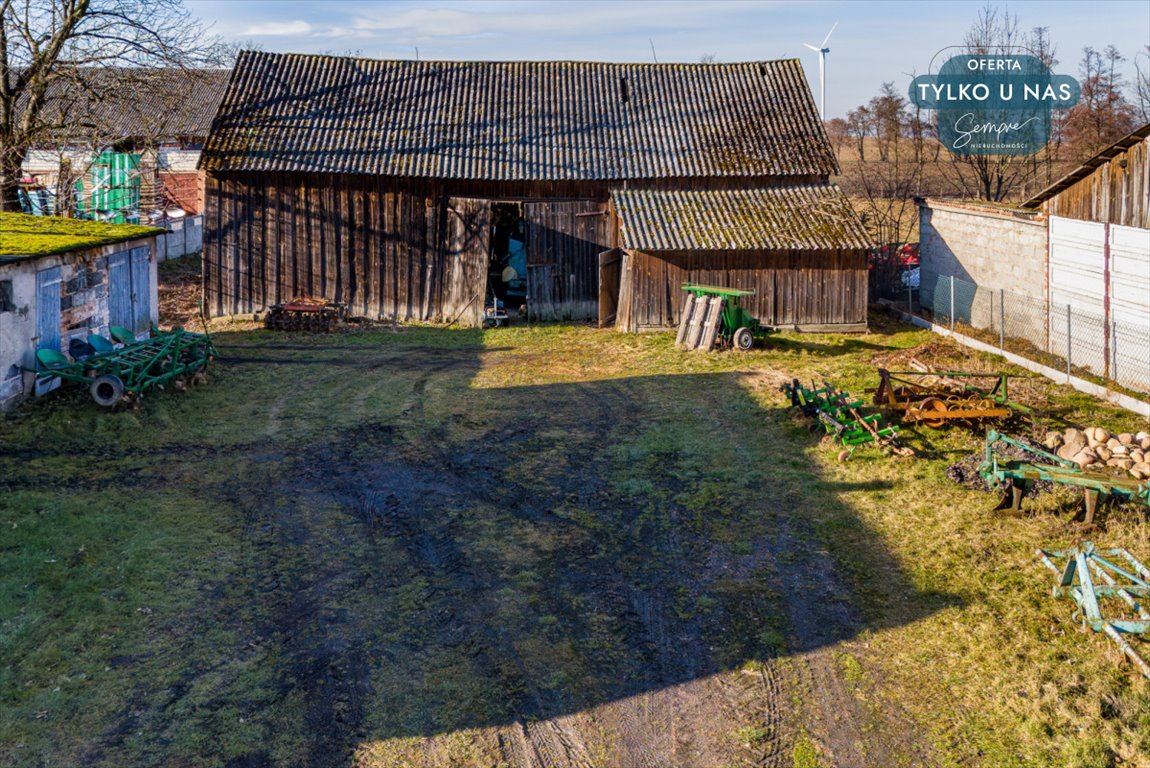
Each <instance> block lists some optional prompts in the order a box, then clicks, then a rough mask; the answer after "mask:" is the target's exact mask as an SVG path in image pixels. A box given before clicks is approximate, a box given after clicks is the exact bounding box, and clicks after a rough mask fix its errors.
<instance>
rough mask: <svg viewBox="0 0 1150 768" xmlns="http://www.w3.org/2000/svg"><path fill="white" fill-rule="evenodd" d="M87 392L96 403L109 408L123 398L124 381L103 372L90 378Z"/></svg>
mask: <svg viewBox="0 0 1150 768" xmlns="http://www.w3.org/2000/svg"><path fill="white" fill-rule="evenodd" d="M88 392H90V393H91V395H92V399H93V400H95V401H96V405H102V406H103V407H105V408H111V407H112V406H114V405H116V403H118V402H120V401H121V400H123V399H124V382H123V381H121V380H120V377H119V376H113V375H112V374H110V373H105V374H103V375H100V376H97V377H96V378H94V379H93V380H92V383H91V385H90V386H89V387H88Z"/></svg>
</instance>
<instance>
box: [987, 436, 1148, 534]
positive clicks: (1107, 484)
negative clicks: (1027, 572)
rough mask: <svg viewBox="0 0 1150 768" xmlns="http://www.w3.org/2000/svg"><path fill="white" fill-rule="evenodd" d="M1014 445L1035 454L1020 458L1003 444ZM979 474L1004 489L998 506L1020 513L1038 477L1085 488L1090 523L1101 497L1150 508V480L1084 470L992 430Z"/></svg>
mask: <svg viewBox="0 0 1150 768" xmlns="http://www.w3.org/2000/svg"><path fill="white" fill-rule="evenodd" d="M1005 445H1012V446H1014V447H1015V448H1020V449H1022V450H1023V451H1024V452H1026V453H1028V454H1030V455H1031V456H1033V457H1034V458H1033V459H1018V458H1012V457H1009V456H1005V455H1003V454H1002V453H1000V451H999V450H998V448H999V446H1005ZM978 474H980V475H981V476H982V479H983V480H985V481H986V484H987V485H989V486H990V487H991V488H992V489H995V490H998V491H1001V492H1002V500H1001V501H1000V502H999V503H998V506H997V507H995V509H1009V510H1011V511H1012V512H1013V513H1015V514H1018V513H1020V512H1021V510H1022V497H1023V494H1025V493H1026V486H1027V484H1028V483H1032V482H1034V481H1036V480H1046V481H1049V482H1052V483H1058V484H1059V485H1067V486H1073V487H1077V488H1081V489H1082V493H1083V496H1084V498H1085V503H1086V523H1087V524H1090V523H1093V522H1094V512H1095V510H1096V509H1097V506H1098V501H1099V499H1101V500H1103V501H1105V500H1106V499H1108V498H1112V497H1113V498H1117V499H1119V500H1121V501H1136V502H1141V503H1142V504H1144V505H1146V506H1148V507H1150V481H1146V482H1140V481H1138V480H1135V479H1134V478H1133V477H1130V476H1129V475H1122V476H1117V475H1110V474H1107V473H1106V472H1100V471H1092V470H1087V469H1082V468H1081V467H1079V466H1078V465H1077V464H1075V463H1074V462H1073V461H1069V460H1068V459H1063V458H1062V457H1060V456H1055V455H1054V454H1053V453H1047V452H1046V451H1043V450H1041V449H1040V448H1035V447H1033V446H1030V445H1027V444H1026V443H1023V442H1022V441H1020V440H1016V439H1015V438H1013V437H1010V436H1008V435H1004V434H1001V433H1000V432H998V431H996V430H993V429H988V430H987V431H986V453H985V455H984V457H983V460H982V463H981V464H980V465H979V467H978Z"/></svg>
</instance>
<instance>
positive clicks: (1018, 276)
mask: <svg viewBox="0 0 1150 768" xmlns="http://www.w3.org/2000/svg"><path fill="white" fill-rule="evenodd" d="M919 231H920V236H919V254H920V258H921V271H920V277H921V286H922V287H921V289H920V290H921V301H922V304H923V306H936V304H935V296H934V292H935V289H936V287H938V286H941V287H942V289H943V290H947V286H948V285H949V283H948V282H947V281H946V280H945V279H944V280H943V281H942V282H941V283H940V281H939V278H940V277H943V278H947V277H951V276H953V277H954V278H956V280H957V281H964V282H966V283H973V284H974V285H976V286H977V290H976V291H974V292H973V295H972V293H971V291H970V290H968V289H965V287H964V286H962V283H961V282H960V283H957V285H958V286H959V288H958V289H957V290H956V296H955V303H956V315H957V316H958V317H960V318H961V319H962V320H964V321H966V322H969V323H970V324H971V325H973V326H975V327H977V328H992V327H997V325H998V323H999V321H1000V306H1001V302H1000V297H999V290H1000V289H1005V290H1006V292H1007V293H1006V298H1007V304H1008V305H1009V304H1011V303H1012V302H1011V301H1010V298H1011V294H1015V296H1016V297H1018V296H1022V297H1028V298H1030V299H1033V300H1034V307H1035V311H1034V312H1033V313H1032V314H1033V315H1034V316H1035V318H1036V319H1035V320H1034V321H1033V323H1030V324H1031V325H1034V326H1035V327H1034V328H1033V329H1030V330H1033V332H1034V334H1035V335H1041V334H1042V333H1044V330H1043V329H1044V323H1043V321H1042V310H1041V309H1040V308H1039V305H1040V304H1041V303H1042V302H1045V300H1046V237H1047V234H1046V222H1045V220H1044V219H1042V218H1041V217H1039V216H1038V215H1036V214H1033V213H1028V214H1022V213H1017V214H1016V213H1012V212H1008V211H996V210H992V209H989V208H985V207H980V206H978V205H977V204H965V203H950V202H941V201H936V200H925V201H922V202H920V204H919ZM938 298H939V300H941V301H942V302H943V304H944V305H946V304H948V303H949V296H940V297H938ZM1013 304H1014V306H1013V307H1012V306H1007V308H1006V309H1007V322H1008V324H1014V325H1015V326H1017V327H1016V328H1015V332H1016V334H1017V335H1025V336H1027V337H1029V336H1030V335H1031V334H1030V333H1029V332H1026V331H1027V328H1026V327H1025V326H1027V324H1028V322H1029V321H1028V318H1027V314H1028V313H1026V312H1024V311H1022V310H1023V308H1022V307H1020V306H1018V305H1019V304H1027V305H1029V304H1030V302H1027V301H1018V300H1017V298H1016V301H1015V302H1013ZM1012 309H1014V310H1016V311H1015V315H1016V317H1014V318H1012V317H1011V310H1012Z"/></svg>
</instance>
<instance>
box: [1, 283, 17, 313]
mask: <svg viewBox="0 0 1150 768" xmlns="http://www.w3.org/2000/svg"><path fill="white" fill-rule="evenodd" d="M15 311H16V303H15V301H13V298H12V281H11V280H0V312H15Z"/></svg>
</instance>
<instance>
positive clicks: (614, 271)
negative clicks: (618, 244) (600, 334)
mask: <svg viewBox="0 0 1150 768" xmlns="http://www.w3.org/2000/svg"><path fill="white" fill-rule="evenodd" d="M622 277H623V251H622V249H620V248H612V249H611V250H609V251H603V252H602V253H600V254H599V327H600V328H606V327H607V326H609V325H614V323H615V317H616V315H617V314H618V311H619V283H620V281H621V280H622Z"/></svg>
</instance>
